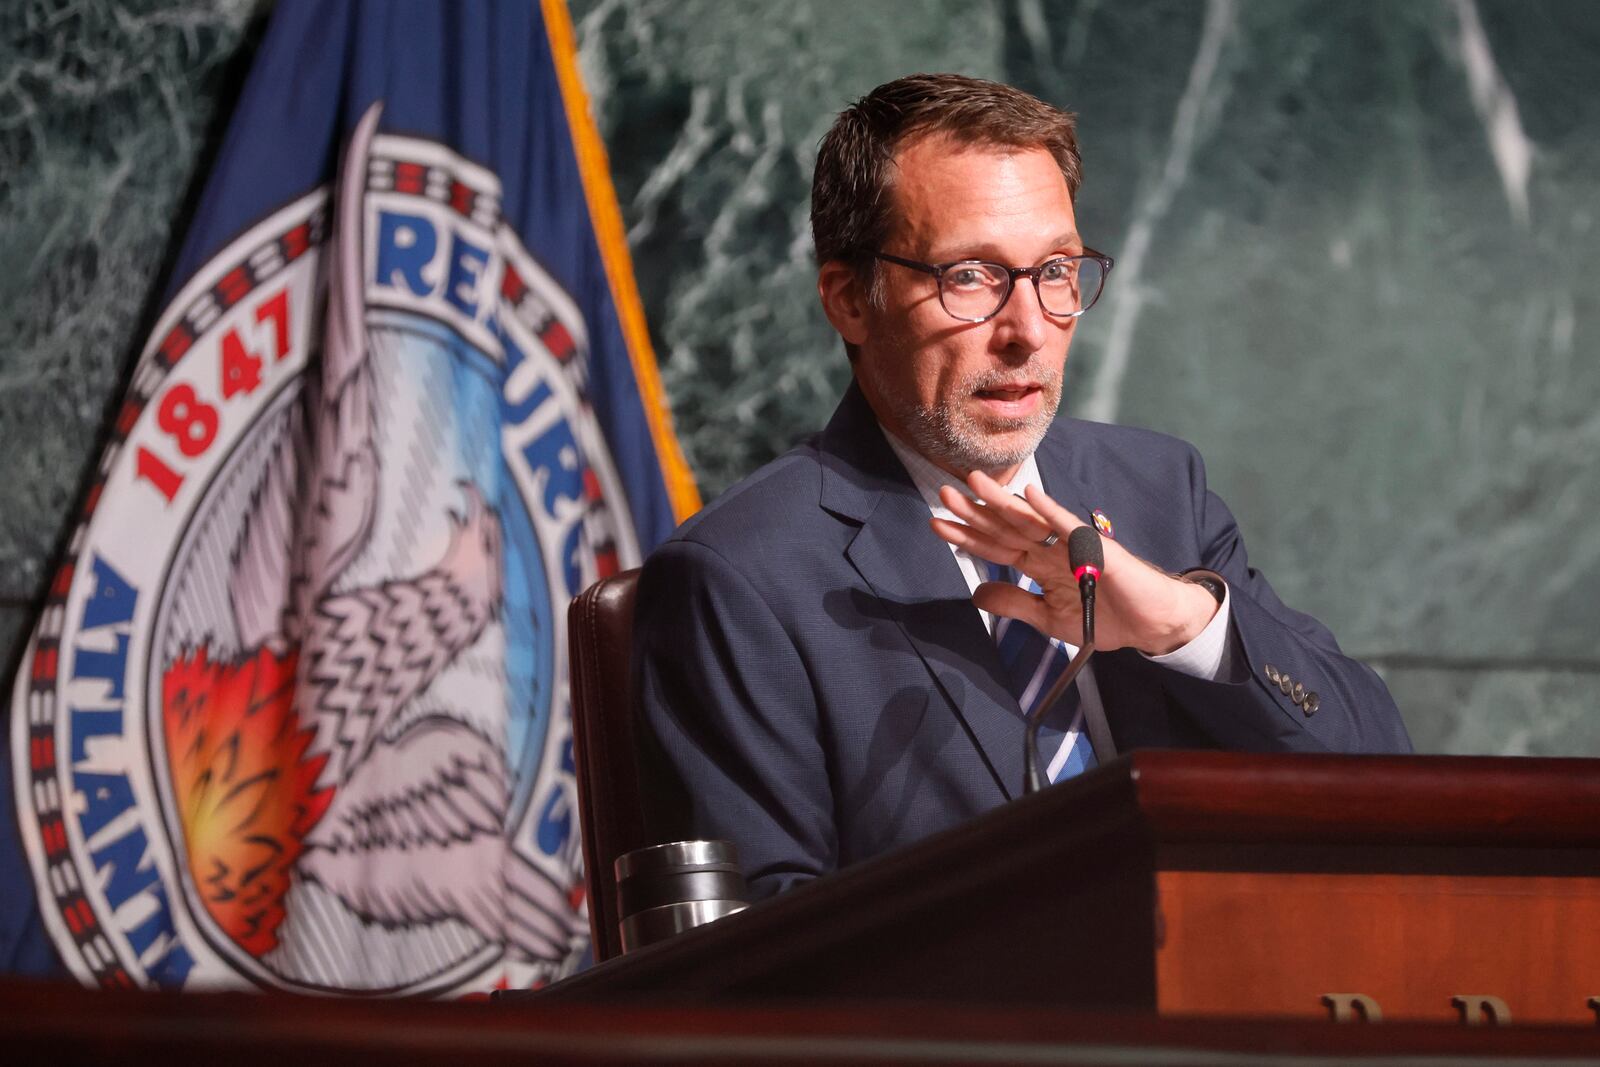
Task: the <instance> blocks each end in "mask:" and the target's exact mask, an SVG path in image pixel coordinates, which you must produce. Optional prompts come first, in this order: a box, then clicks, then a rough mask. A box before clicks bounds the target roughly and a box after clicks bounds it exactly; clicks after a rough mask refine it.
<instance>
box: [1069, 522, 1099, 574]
mask: <svg viewBox="0 0 1600 1067" xmlns="http://www.w3.org/2000/svg"><path fill="white" fill-rule="evenodd" d="M1067 559H1068V560H1070V561H1071V562H1072V569H1073V571H1074V572H1076V571H1078V570H1079V569H1080V568H1083V567H1093V568H1094V569H1095V570H1097V571H1098V570H1100V569H1101V568H1102V567H1104V566H1105V565H1106V553H1105V549H1103V548H1102V547H1101V545H1100V534H1099V533H1098V532H1096V530H1095V528H1094V527H1093V526H1080V527H1078V528H1077V529H1076V530H1073V531H1072V533H1071V535H1069V536H1068V537H1067Z"/></svg>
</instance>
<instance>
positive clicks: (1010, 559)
mask: <svg viewBox="0 0 1600 1067" xmlns="http://www.w3.org/2000/svg"><path fill="white" fill-rule="evenodd" d="M931 523H932V525H933V532H934V533H936V534H938V535H939V536H940V537H942V538H944V540H946V541H948V542H949V543H950V544H952V545H955V546H956V547H957V548H959V549H961V550H962V551H963V552H970V553H972V554H973V555H974V556H977V557H978V558H979V559H986V560H988V561H989V562H990V563H998V564H1000V565H1001V566H1002V567H1015V566H1016V565H1017V564H1018V563H1019V562H1020V561H1021V560H1022V553H1023V550H1022V549H1021V548H1008V547H1006V545H1004V544H1003V543H1002V542H1001V541H999V540H997V539H995V538H993V537H990V536H989V535H988V534H985V533H983V532H982V531H980V530H976V529H974V528H973V527H971V526H963V525H962V524H961V523H959V522H951V521H950V520H949V519H933V520H931Z"/></svg>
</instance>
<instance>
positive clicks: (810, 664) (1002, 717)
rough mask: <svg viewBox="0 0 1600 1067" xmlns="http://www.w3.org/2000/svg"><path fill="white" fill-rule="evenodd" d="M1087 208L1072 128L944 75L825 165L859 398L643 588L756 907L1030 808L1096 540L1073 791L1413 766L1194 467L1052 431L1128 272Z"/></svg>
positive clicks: (644, 700)
mask: <svg viewBox="0 0 1600 1067" xmlns="http://www.w3.org/2000/svg"><path fill="white" fill-rule="evenodd" d="M1078 180H1079V159H1078V151H1077V145H1076V140H1075V137H1074V133H1073V125H1072V119H1071V116H1070V115H1067V114H1065V113H1063V112H1061V111H1059V110H1057V109H1055V108H1053V107H1051V106H1049V105H1047V104H1044V103H1042V102H1041V101H1039V100H1036V99H1034V98H1033V97H1031V96H1028V95H1027V94H1025V93H1022V92H1020V91H1018V90H1015V89H1012V88H1009V87H1007V86H1002V85H996V84H994V83H990V82H983V81H977V80H974V79H968V78H961V77H957V76H953V75H918V76H914V77H910V78H903V79H900V80H898V81H895V82H891V83H889V84H887V85H884V86H881V87H879V88H878V89H876V90H874V91H873V92H872V93H871V94H869V95H868V96H867V97H865V98H863V99H862V100H860V101H858V102H857V103H856V104H855V105H853V106H852V107H851V108H849V109H847V110H846V111H845V112H843V113H842V114H841V115H840V116H839V119H838V121H837V122H836V123H835V124H834V126H833V128H832V130H830V131H829V133H828V134H827V136H826V137H825V138H824V139H823V141H822V144H821V146H820V148H819V154H818V159H817V166H816V175H815V180H814V185H813V192H812V229H813V236H814V239H815V243H816V251H817V260H818V263H819V270H818V280H817V289H818V293H819V295H820V297H821V300H822V306H823V309H824V311H825V312H826V314H827V316H828V319H829V321H830V322H831V323H832V324H833V326H834V328H835V329H836V330H837V331H838V332H839V335H840V337H841V338H842V339H843V341H844V344H845V349H846V352H847V354H848V356H849V359H850V361H851V365H852V369H853V372H854V382H853V384H852V385H851V387H850V388H849V390H848V391H847V393H846V395H845V397H844V399H843V401H842V402H841V403H840V405H839V408H838V410H837V411H836V412H835V414H834V416H833V418H832V420H831V421H830V422H829V424H828V426H827V427H826V428H825V429H824V430H823V431H822V432H821V433H820V434H819V435H817V436H816V437H814V438H812V439H810V440H809V441H807V442H806V443H804V444H802V445H800V446H799V447H797V448H796V449H794V450H793V451H791V452H790V453H788V454H787V455H785V456H783V457H781V458H779V459H777V460H775V461H774V462H772V463H771V464H768V465H767V466H766V467H763V468H762V469H761V470H759V471H757V472H756V473H755V474H754V475H752V476H751V477H750V478H748V479H746V480H745V481H744V482H742V483H740V484H739V485H737V486H735V487H734V488H732V489H730V490H728V491H727V492H726V493H725V494H723V495H722V496H721V497H720V498H719V499H718V500H716V501H715V502H714V503H713V504H711V505H710V506H709V507H707V508H706V509H705V510H704V511H702V512H701V513H700V514H699V515H697V516H695V517H694V518H692V519H690V520H689V521H688V522H687V523H685V524H684V526H683V527H682V528H681V529H680V530H679V531H678V532H677V533H676V535H675V536H674V537H673V538H672V540H670V541H669V542H668V543H666V544H665V545H663V546H662V547H661V548H660V549H659V550H658V551H657V552H656V553H654V554H653V555H652V556H651V557H650V559H649V560H648V562H647V563H646V565H645V569H644V574H643V577H642V580H641V583H640V586H639V594H638V605H637V616H636V624H635V635H636V657H635V660H636V663H635V667H636V674H635V682H636V691H637V694H638V699H639V701H640V704H641V709H642V713H643V716H644V718H645V720H646V722H647V723H648V725H649V728H650V730H651V732H652V733H653V735H654V738H655V740H656V741H657V742H658V745H659V751H660V753H661V755H663V756H664V757H665V760H666V762H667V763H668V764H669V765H670V766H671V768H672V769H673V770H674V771H675V772H676V774H677V776H678V777H679V778H681V780H682V781H683V783H684V784H685V786H686V787H687V792H688V798H689V805H690V809H689V815H688V825H687V826H686V827H683V828H682V832H688V833H693V834H694V835H696V836H702V837H713V838H726V839H729V840H732V841H733V842H735V844H736V845H737V846H738V848H739V851H740V854H741V857H742V862H743V865H744V867H745V871H746V874H747V876H748V877H749V879H750V883H751V887H752V892H753V894H754V895H755V896H757V897H760V896H765V895H768V894H770V893H773V892H776V891H779V890H781V889H784V888H787V887H789V886H791V885H794V884H796V883H798V882H801V881H804V880H807V879H810V878H813V877H816V876H818V875H821V874H824V873H826V872H828V871H831V870H834V869H837V868H839V867H842V866H845V865H848V864H851V863H854V862H857V861H860V860H862V859H865V858H867V857H870V856H874V855H877V854H879V853H882V852H885V851H887V850H889V849H892V848H895V847H898V846H900V845H904V844H907V843H909V842H911V841H914V840H916V839H918V838H921V837H923V836H926V835H927V834H929V833H932V832H935V831H937V830H940V829H943V828H946V827H949V826H952V825H954V824H956V823H958V822H960V821H962V820H964V819H967V818H970V817H971V816H973V815H976V814H978V813H980V812H983V811H986V810H988V809H990V808H992V807H994V806H996V805H998V804H1001V803H1004V802H1005V801H1007V800H1008V799H1011V798H1012V797H1014V796H1016V795H1017V794H1018V793H1019V792H1020V789H1021V786H1022V782H1023V724H1024V716H1025V711H1024V709H1025V708H1026V707H1029V706H1031V703H1032V702H1033V701H1036V700H1037V699H1038V698H1039V693H1040V691H1041V689H1042V688H1043V687H1044V686H1043V685H1042V683H1044V682H1047V681H1048V680H1049V679H1050V678H1052V677H1054V676H1055V675H1057V674H1059V673H1060V670H1061V667H1062V666H1063V665H1064V663H1065V662H1066V659H1067V657H1068V656H1069V655H1070V654H1071V652H1072V651H1074V649H1073V648H1072V642H1074V641H1075V640H1077V639H1078V636H1077V635H1078V633H1079V629H1078V627H1079V625H1080V622H1081V620H1080V616H1079V614H1078V612H1079V609H1078V595H1077V590H1076V583H1075V581H1074V579H1073V577H1072V574H1071V568H1070V566H1068V564H1067V561H1066V554H1065V545H1064V544H1061V543H1060V542H1061V541H1063V540H1065V538H1066V536H1067V535H1068V534H1069V533H1070V531H1071V530H1072V529H1073V528H1075V527H1077V526H1079V525H1082V524H1083V522H1084V520H1085V519H1086V518H1087V517H1090V516H1093V519H1094V522H1095V524H1096V525H1097V526H1098V527H1099V528H1100V529H1101V531H1102V532H1103V533H1104V534H1105V538H1106V539H1105V563H1104V567H1103V571H1102V575H1101V580H1100V586H1099V588H1100V591H1099V598H1098V603H1099V609H1098V619H1099V626H1098V634H1097V640H1096V645H1097V649H1098V651H1097V654H1096V655H1095V657H1094V658H1093V660H1092V661H1091V665H1090V669H1089V670H1088V671H1086V672H1085V673H1084V674H1083V675H1081V676H1080V677H1079V679H1078V682H1077V684H1076V687H1075V691H1073V692H1072V693H1071V694H1070V699H1069V700H1063V701H1062V702H1061V707H1060V708H1058V709H1057V713H1058V714H1057V718H1056V720H1055V721H1054V722H1053V723H1051V724H1050V727H1049V728H1048V729H1047V730H1046V731H1045V737H1046V742H1045V744H1044V746H1043V748H1042V752H1041V755H1042V761H1041V762H1048V764H1049V767H1048V771H1049V776H1050V777H1051V778H1052V780H1057V779H1059V778H1061V777H1065V776H1068V775H1070V774H1073V773H1077V772H1079V771H1081V770H1083V769H1086V768H1089V767H1092V766H1094V765H1096V764H1097V763H1104V762H1106V761H1107V760H1109V759H1112V758H1115V757H1116V756H1117V755H1118V754H1121V753H1125V752H1127V751H1129V750H1131V749H1135V748H1139V747H1145V746H1160V747H1210V748H1218V747H1221V748H1232V749H1242V750H1250V751H1278V752H1296V751H1305V752H1326V751H1351V752H1391V751H1399V752H1403V751H1408V750H1409V747H1410V744H1409V741H1408V739H1407V737H1406V732H1405V728H1404V726H1403V725H1402V723H1401V721H1400V716H1399V713H1398V711H1397V710H1396V708H1395V706H1394V703H1393V701H1392V700H1391V699H1390V697H1389V694H1388V692H1387V691H1386V690H1385V688H1384V686H1383V684H1382V682H1381V681H1379V680H1378V678H1377V677H1376V675H1374V674H1373V673H1372V671H1371V670H1369V669H1368V668H1366V667H1365V666H1363V665H1362V664H1360V663H1357V662H1356V661H1354V660H1351V659H1349V658H1347V657H1345V656H1344V655H1343V654H1342V653H1341V652H1340V650H1339V647H1338V644H1337V643H1336V642H1335V640H1334V638H1333V636H1332V635H1331V634H1330V633H1329V632H1328V631H1327V630H1326V629H1325V628H1324V627H1322V626H1321V625H1320V624H1319V623H1317V622H1316V621H1315V620H1314V619H1312V618H1310V617H1308V616H1306V615H1302V614H1299V613H1297V612H1295V611H1292V610H1290V609H1289V608H1287V607H1285V606H1284V605H1283V603H1282V602H1281V601H1280V600H1279V599H1278V598H1277V596H1276V595H1275V594H1274V593H1273V591H1272V589H1271V587H1270V586H1269V585H1268V584H1267V581H1266V579H1265V578H1263V577H1262V576H1261V575H1260V574H1259V573H1257V572H1256V571H1254V570H1253V569H1251V568H1250V566H1249V565H1248V563H1247V561H1246V557H1245V551H1244V545H1243V541H1242V540H1241V537H1240V534H1239V531H1238V529H1237V527H1236V526H1235V524H1234V521H1233V517H1232V516H1231V515H1230V514H1229V512H1228V509H1227V508H1226V506H1225V505H1224V504H1223V503H1222V501H1221V500H1220V499H1218V498H1217V497H1216V496H1215V495H1214V494H1212V493H1211V492H1210V491H1208V490H1207V488H1206V484H1205V474H1204V468H1203V466H1202V464H1201V461H1200V458H1199V456H1198V454H1197V453H1196V452H1195V451H1194V449H1193V448H1191V447H1190V446H1188V445H1186V444H1184V443H1182V442H1180V441H1177V440H1174V439H1172V438H1168V437H1165V436H1162V435H1159V434H1155V433H1151V432H1147V431H1142V430H1134V429H1126V428H1120V427H1114V426H1104V425H1097V424H1091V423H1086V422H1081V421H1078V420H1073V419H1059V420H1058V419H1056V418H1055V415H1056V409H1057V406H1058V404H1059V402H1060V398H1061V382H1062V374H1063V368H1064V366H1065V363H1066V358H1067V351H1068V348H1069V346H1070V344H1071V341H1072V336H1073V331H1074V329H1075V328H1076V325H1077V321H1078V318H1079V317H1080V316H1081V315H1082V314H1083V313H1084V312H1086V311H1088V310H1089V309H1090V308H1091V307H1092V305H1093V303H1094V301H1095V299H1096V297H1097V296H1098V294H1099V290H1100V286H1101V285H1102V284H1103V283H1104V281H1105V278H1106V275H1107V273H1108V272H1109V270H1110V266H1111V264H1110V261H1109V259H1108V258H1107V257H1104V256H1100V255H1099V254H1098V253H1094V252H1092V251H1090V250H1087V249H1086V248H1085V247H1084V245H1083V242H1082V239H1081V237H1080V236H1079V234H1078V231H1077V225H1076V220H1075V216H1074V211H1073V198H1074V196H1075V194H1076V192H1077V186H1078ZM1006 567H1010V568H1014V570H1013V571H1009V572H1008V571H1005V570H1003V568H1006ZM990 579H994V580H990ZM1051 639H1053V640H1051ZM1019 645H1020V646H1022V647H1023V651H1022V653H1021V654H1019V653H1018V651H1017V646H1019ZM1030 649H1031V650H1030Z"/></svg>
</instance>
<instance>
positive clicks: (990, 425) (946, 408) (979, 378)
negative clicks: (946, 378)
mask: <svg viewBox="0 0 1600 1067" xmlns="http://www.w3.org/2000/svg"><path fill="white" fill-rule="evenodd" d="M1022 370H1025V371H1029V372H1030V380H1032V381H1035V382H1037V383H1038V385H1039V387H1040V388H1041V389H1042V390H1043V392H1044V404H1043V405H1042V406H1041V407H1040V408H1039V410H1038V411H1037V412H1035V413H1034V414H1033V415H1030V416H1027V417H1026V418H1019V419H988V418H983V419H980V418H977V417H974V415H973V413H972V412H971V411H969V410H968V409H966V408H965V407H964V406H962V405H961V404H959V403H953V404H952V403H945V404H938V405H935V406H929V405H924V404H922V403H919V402H918V401H916V400H915V399H909V398H905V397H903V396H898V395H896V394H895V392H894V391H893V390H892V389H885V388H882V384H883V383H879V388H878V389H877V390H876V391H877V393H878V395H879V396H882V397H886V398H887V399H888V400H889V403H890V405H891V407H892V408H893V409H894V416H895V420H896V421H897V422H899V423H900V425H901V426H902V427H903V428H904V430H905V433H906V435H907V436H908V437H909V438H910V440H909V441H908V442H907V443H908V444H910V445H911V446H912V447H913V448H915V449H916V450H917V451H918V452H920V453H921V454H922V455H923V456H926V457H927V458H928V459H930V460H932V461H933V462H935V463H937V464H939V465H940V466H942V467H945V468H947V469H950V470H954V471H959V472H962V473H966V472H969V471H974V470H981V471H983V472H984V473H986V474H990V475H997V474H999V473H1000V472H1003V471H1007V470H1010V469H1011V468H1012V467H1015V466H1016V465H1017V464H1019V463H1021V462H1022V461H1023V460H1025V459H1027V458H1028V456H1030V455H1032V454H1033V451H1034V450H1035V449H1036V448H1038V447H1039V442H1040V441H1042V440H1044V435H1045V434H1046V433H1047V432H1048V431H1049V429H1050V424H1051V423H1052V422H1053V421H1055V417H1056V410H1057V409H1058V408H1059V407H1060V406H1061V372H1060V371H1056V370H1051V369H1050V368H1048V367H1040V368H1028V367H1025V368H1022ZM1018 377H1020V375H1019V373H1018V372H1017V371H1011V372H1007V371H995V370H988V371H979V372H974V373H973V374H969V375H967V376H966V377H965V378H963V379H961V380H959V381H957V382H956V383H955V384H954V387H953V389H952V391H951V394H950V395H952V396H954V397H956V398H958V399H965V398H970V397H972V396H973V395H975V394H976V393H977V392H978V391H979V390H980V389H996V388H1001V387H1003V386H1006V385H1009V384H1011V383H1012V382H1014V381H1015V380H1016V379H1017V378H1018ZM1019 430H1020V431H1023V432H1024V436H1023V438H1022V440H1021V441H1015V440H1013V441H1011V442H1010V443H1002V442H1000V441H998V440H995V439H994V437H993V435H994V434H996V433H1005V434H1008V435H1009V434H1012V433H1015V432H1016V431H1019Z"/></svg>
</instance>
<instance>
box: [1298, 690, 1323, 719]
mask: <svg viewBox="0 0 1600 1067" xmlns="http://www.w3.org/2000/svg"><path fill="white" fill-rule="evenodd" d="M1300 706H1301V707H1302V708H1304V709H1305V713H1306V714H1307V715H1315V714H1316V713H1317V709H1318V708H1320V707H1321V706H1322V701H1320V700H1318V699H1317V694H1315V693H1307V694H1306V699H1305V700H1304V702H1302V703H1301V705H1300Z"/></svg>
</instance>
